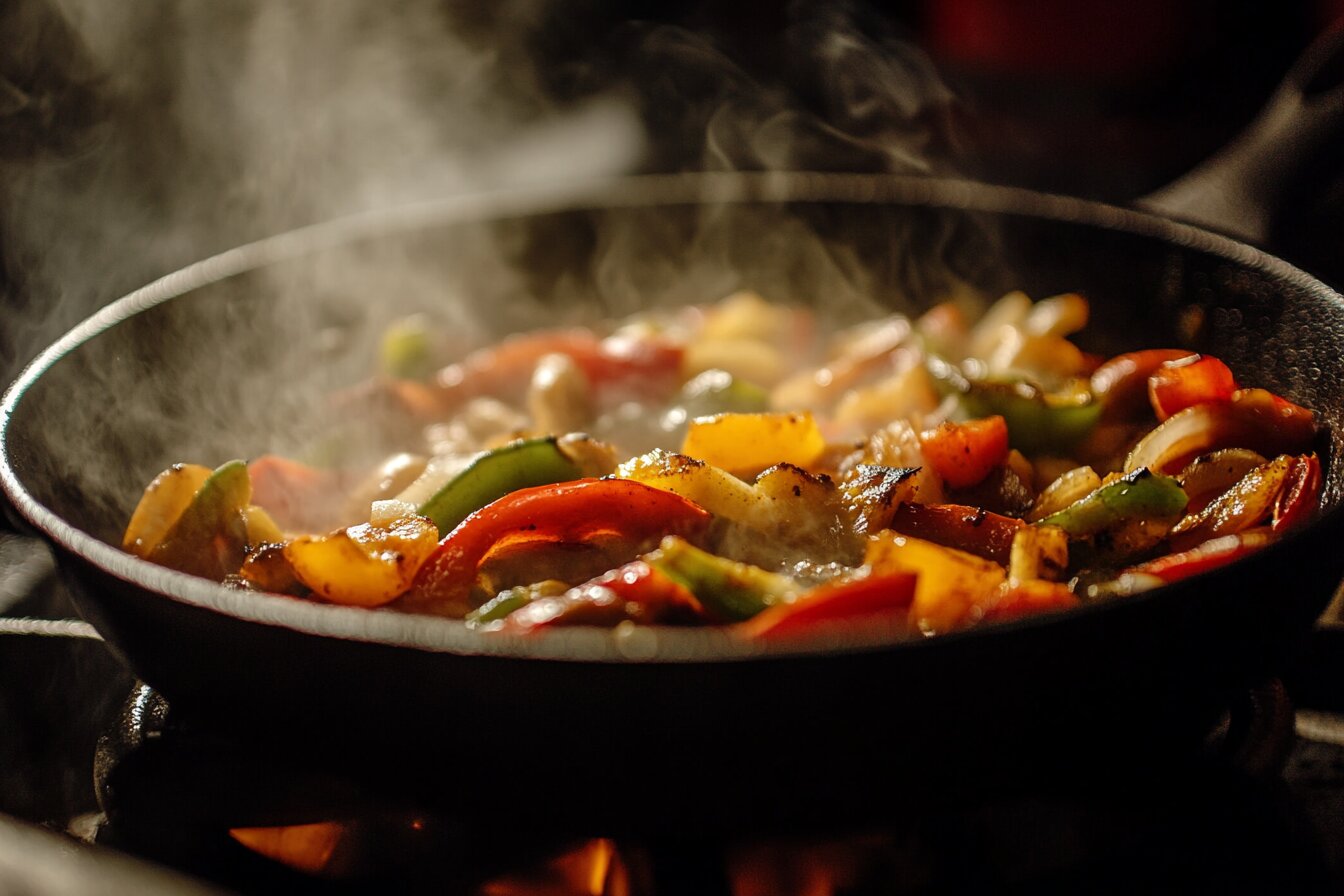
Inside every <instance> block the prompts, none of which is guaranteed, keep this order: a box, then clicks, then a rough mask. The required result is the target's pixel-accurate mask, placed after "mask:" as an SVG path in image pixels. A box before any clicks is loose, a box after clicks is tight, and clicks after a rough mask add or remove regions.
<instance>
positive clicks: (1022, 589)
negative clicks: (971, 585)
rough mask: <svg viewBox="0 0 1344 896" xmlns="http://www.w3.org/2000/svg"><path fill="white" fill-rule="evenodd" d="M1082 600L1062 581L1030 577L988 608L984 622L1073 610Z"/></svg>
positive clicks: (1004, 620) (1005, 620)
mask: <svg viewBox="0 0 1344 896" xmlns="http://www.w3.org/2000/svg"><path fill="white" fill-rule="evenodd" d="M1080 603H1082V601H1081V600H1080V599H1079V597H1078V595H1076V594H1074V593H1073V592H1072V591H1070V590H1069V586H1068V585H1064V584H1061V583H1060V582H1047V581H1045V580H1043V579H1030V580H1028V581H1025V582H1018V583H1017V584H1016V585H1014V586H1013V587H1011V588H1009V589H1008V591H1007V593H1005V594H1004V595H1003V597H1001V598H999V601H998V603H996V604H994V605H992V606H990V607H989V608H987V609H986V610H985V616H984V621H985V622H1007V621H1008V620H1010V619H1021V618H1023V617H1025V616H1035V615H1036V614H1038V613H1054V612H1058V611H1059V610H1071V609H1073V608H1074V607H1076V606H1078V605H1079V604H1080Z"/></svg>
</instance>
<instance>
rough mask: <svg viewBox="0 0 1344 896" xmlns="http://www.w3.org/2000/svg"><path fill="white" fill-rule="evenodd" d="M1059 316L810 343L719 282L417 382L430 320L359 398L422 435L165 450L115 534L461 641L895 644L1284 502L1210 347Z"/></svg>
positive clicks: (401, 327)
mask: <svg viewBox="0 0 1344 896" xmlns="http://www.w3.org/2000/svg"><path fill="white" fill-rule="evenodd" d="M1087 318H1088V306H1087V302H1086V300H1085V299H1084V298H1083V297H1081V296H1079V295H1076V294H1072V293H1069V294H1064V295H1059V296H1054V297H1051V298H1049V299H1045V300H1043V301H1040V302H1036V303H1033V302H1032V301H1031V300H1030V299H1029V298H1028V297H1027V296H1026V295H1025V294H1022V293H1011V294H1009V295H1007V296H1004V297H1003V298H1002V299H1000V300H999V301H997V302H995V303H993V304H992V305H991V306H989V307H988V309H987V310H986V311H985V312H984V314H983V315H981V316H980V317H979V319H978V320H977V319H975V318H974V317H973V316H972V315H970V314H968V313H967V312H966V310H965V308H964V307H963V304H962V303H960V302H958V303H944V304H942V305H938V306H936V307H935V308H933V309H932V310H931V311H929V312H927V313H926V314H925V315H924V316H923V317H921V318H919V319H918V320H916V321H913V322H912V321H911V320H909V319H907V318H905V317H903V316H901V315H896V314H888V315H884V316H881V317H879V318H877V319H876V320H873V321H868V322H865V323H861V324H857V325H855V326H852V327H849V328H847V329H843V330H840V331H837V332H836V333H834V334H831V335H830V336H829V337H826V334H823V333H821V332H819V330H818V328H817V326H816V322H815V320H814V317H813V315H812V314H811V313H810V312H808V311H804V310H801V309H798V308H791V307H787V306H779V305H772V304H770V303H769V302H766V301H765V300H764V299H762V298H761V297H760V296H759V295H756V294H755V293H751V292H739V293H735V294H734V295H732V296H730V297H729V298H728V299H726V300H724V301H722V302H720V303H718V304H716V305H712V306H705V307H694V308H688V309H681V310H679V311H676V312H673V313H655V312H646V313H643V314H641V315H638V316H637V317H635V318H633V319H630V320H627V321H625V322H622V323H620V324H617V325H613V326H611V327H607V328H603V329H598V328H593V329H588V328H577V327H576V328H571V329H559V330H546V331H541V332H536V333H529V334H520V335H515V336H512V337H509V338H506V339H504V340H502V341H501V342H499V343H498V344H496V345H494V346H492V347H489V348H486V349H483V350H481V351H478V352H475V353H473V354H471V355H468V356H467V357H466V358H465V359H463V360H461V361H459V362H457V363H454V364H450V365H448V366H447V367H445V368H442V369H441V370H439V371H438V372H437V373H432V374H426V373H425V371H424V368H425V367H426V365H427V364H428V363H429V362H430V361H431V360H432V357H433V354H434V353H435V352H436V351H437V350H438V349H437V347H438V346H439V345H441V344H442V343H444V342H446V340H442V339H440V338H438V337H437V336H436V334H434V333H432V332H430V331H429V330H428V329H426V325H425V323H424V321H423V320H422V319H418V318H413V319H408V320H403V321H399V322H395V323H394V324H393V325H392V326H391V327H390V328H389V331H388V333H387V334H386V337H385V338H384V340H383V342H382V344H381V361H382V365H383V367H384V369H383V370H382V371H381V372H380V374H379V375H378V376H377V377H376V378H375V379H374V380H373V381H372V382H373V387H372V389H373V391H375V392H380V393H382V394H387V395H393V396H396V400H395V401H394V402H393V405H394V406H396V407H400V408H401V409H402V410H401V411H400V417H395V418H394V417H386V416H384V417H379V418H378V421H379V423H380V424H382V425H387V426H389V427H390V429H391V431H392V432H394V433H397V434H401V433H404V432H406V431H412V432H413V431H415V430H416V429H419V428H423V441H421V442H419V443H415V444H406V443H404V441H400V440H399V441H396V442H395V450H394V451H393V453H391V454H386V453H384V454H382V455H381V456H371V457H368V458H362V457H360V456H359V454H358V452H356V451H353V450H341V451H336V452H329V453H330V454H332V456H339V457H341V458H343V459H342V460H341V461H340V463H339V464H336V463H332V464H329V465H326V466H323V465H310V464H305V463H300V462H299V461H296V460H293V459H290V458H287V457H282V456H278V455H274V454H269V455H262V456H261V457H258V458H256V459H255V460H253V461H252V462H251V463H250V464H246V465H245V464H244V463H243V462H242V461H232V462H230V463H227V464H224V465H223V466H221V467H219V468H218V469H216V470H214V471H211V470H209V469H208V468H206V467H201V466H194V465H185V464H179V465H175V466H173V467H171V468H169V469H168V470H166V471H164V472H163V473H162V474H160V475H159V476H158V477H157V478H155V479H154V481H153V482H151V483H150V485H149V487H148V488H147V489H146V490H145V494H144V496H143V498H142V499H141V501H140V503H139V505H138V506H137V507H136V508H135V511H134V513H133V514H132V515H131V518H130V522H129V525H128V526H127V529H126V532H125V535H124V537H123V540H122V545H123V547H124V548H125V549H126V550H127V551H129V552H132V553H134V554H136V555H138V556H140V557H142V558H145V559H148V560H150V561H152V562H156V563H160V564H163V565H165V566H169V567H172V568H174V569H178V570H182V571H185V572H190V573H194V574H197V575H202V576H206V577H209V578H212V579H216V580H219V581H224V582H227V583H228V584H230V585H232V586H236V587H240V588H247V589H251V590H255V591H265V592H272V593H278V594H283V595H288V596H290V597H293V598H299V599H305V600H315V601H324V602H329V603H338V604H345V605H349V606H358V607H370V608H372V607H385V608H387V609H388V610H391V611H396V612H408V613H422V614H431V615H438V616H446V617H450V618H454V619H461V620H463V621H464V623H465V624H466V625H469V626H471V627H473V628H475V629H477V630H480V631H483V632H494V631H502V632H510V633H514V634H529V633H535V632H542V631H546V630H549V629H553V628H557V627H562V626H573V625H584V626H603V627H609V628H610V627H622V628H628V627H629V626H630V625H632V624H633V625H677V626H684V625H724V626H731V627H732V628H731V630H732V631H733V632H734V633H735V634H736V635H738V636H740V637H743V638H755V639H766V640H780V639H791V638H795V637H806V636H809V635H811V634H815V633H817V632H819V631H820V630H821V629H823V628H827V629H832V630H834V629H836V628H841V629H846V628H852V627H861V628H863V629H865V630H866V631H867V632H868V634H869V635H874V634H876V633H880V634H881V636H883V637H894V638H900V637H917V636H922V635H930V634H938V633H943V632H949V631H956V630H959V629H963V628H966V627H970V626H976V625H983V624H987V623H992V622H996V621H1007V620H1014V619H1020V618H1023V617H1026V616H1032V615H1037V614H1043V613H1051V612H1058V611H1063V610H1068V609H1070V608H1073V607H1076V606H1078V605H1079V604H1080V603H1082V602H1085V601H1096V600H1121V599H1124V598H1125V597H1126V596H1127V595H1130V594H1134V593H1137V592H1139V591H1143V590H1146V589H1150V588H1154V587H1158V586H1160V585H1161V584H1163V583H1164V582H1169V581H1175V580H1177V579H1181V578H1185V577H1187V576H1191V575H1195V574H1198V573H1200V572H1203V571H1205V570H1210V569H1215V568H1217V567H1219V566H1221V565H1223V564H1226V563H1232V562H1235V561H1236V560H1237V559H1239V558H1241V557H1244V556H1247V555H1249V554H1251V553H1254V552H1255V551H1257V550H1260V549H1261V548H1263V547H1264V546H1265V545H1267V544H1270V543H1272V542H1273V541H1274V540H1276V539H1277V538H1280V537H1282V536H1283V534H1284V533H1285V532H1288V531H1290V530H1292V529H1294V528H1296V527H1298V526H1301V525H1303V524H1304V523H1306V522H1307V521H1308V520H1310V519H1311V518H1312V516H1313V515H1314V514H1315V512H1316V510H1317V508H1318V506H1319V504H1320V501H1321V495H1322V492H1323V473H1322V469H1321V463H1320V460H1319V459H1318V458H1317V456H1316V455H1315V454H1314V453H1312V449H1313V447H1315V446H1314V443H1315V441H1316V436H1317V429H1318V426H1317V421H1316V418H1315V415H1314V414H1313V413H1312V412H1311V411H1310V410H1307V409H1305V408H1302V407H1300V406H1298V405H1296V404H1294V403H1292V402H1290V401H1288V400H1287V399H1285V398H1283V397H1281V396H1278V395H1275V394H1273V393H1272V392H1269V391H1267V390H1265V389H1262V388H1257V387H1256V386H1255V385H1254V384H1249V383H1247V384H1243V383H1240V382H1238V379H1237V377H1236V375H1234V373H1233V371H1232V370H1231V369H1229V368H1228V367H1227V365H1226V364H1224V363H1223V362H1222V361H1221V360H1219V359H1218V358H1216V357H1213V356H1210V355H1206V354H1196V353H1193V352H1190V351H1187V350H1185V349H1180V348H1155V349H1144V350H1141V351H1136V352H1129V353H1125V354H1121V355H1117V356H1116V357H1113V358H1110V359H1104V358H1099V357H1096V356H1093V355H1090V354H1089V353H1087V352H1085V351H1083V350H1082V349H1081V348H1079V347H1078V346H1076V345H1074V344H1073V343H1072V342H1070V341H1068V337H1070V336H1071V335H1072V334H1073V333H1075V332H1077V331H1078V330H1079V329H1080V328H1082V327H1083V325H1084V324H1085V323H1086V321H1087ZM414 377H420V378H419V379H414ZM366 391H367V390H366ZM359 392H360V390H359V389H354V390H352V394H358V393H359ZM389 421H391V422H389ZM351 422H352V424H354V425H359V424H363V423H365V421H364V420H362V419H355V420H352V421H351ZM361 435H365V433H361ZM351 441H352V442H354V443H359V444H362V443H363V441H362V440H357V439H352V440H351ZM391 443H392V440H391V439H390V438H389V444H391ZM314 456H315V455H314ZM310 459H311V457H310Z"/></svg>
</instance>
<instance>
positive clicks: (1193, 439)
mask: <svg viewBox="0 0 1344 896" xmlns="http://www.w3.org/2000/svg"><path fill="white" fill-rule="evenodd" d="M1315 437H1316V417H1315V415H1314V414H1313V413H1312V412H1311V411H1309V410H1307V409H1306V408H1302V407H1298V406H1297V405H1295V404H1293V403H1292V402H1290V401H1288V400H1286V399H1283V398H1280V397H1279V396H1277V395H1275V394H1273V393H1272V392H1267V391H1265V390H1264V389H1241V390H1239V391H1237V392H1234V393H1233V394H1232V397H1231V398H1230V399H1228V400H1227V401H1225V402H1215V403H1209V404H1199V405H1195V406H1193V407H1188V408H1186V409H1185V410H1183V411H1180V412H1178V413H1176V414H1173V415H1172V416H1171V417H1170V418H1168V419H1167V420H1166V421H1164V422H1163V423H1162V425H1160V426H1158V427H1157V428H1156V429H1154V430H1153V431H1152V432H1150V433H1148V434H1147V435H1146V436H1144V437H1143V439H1142V440H1141V441H1140V442H1139V443H1138V444H1137V445H1135V446H1134V450H1132V451H1130V452H1129V456H1128V457H1127V458H1126V459H1125V470H1126V471H1131V470H1137V469H1138V468H1140V467H1148V468H1150V469H1153V470H1156V471H1158V472H1169V471H1171V470H1179V469H1181V465H1182V464H1184V463H1186V462H1188V461H1189V460H1190V459H1191V458H1193V457H1196V456H1197V455H1200V454H1205V453H1207V452H1209V451H1212V450H1214V449H1215V448H1250V449H1252V450H1254V451H1258V452H1259V453H1261V454H1265V455H1270V454H1284V453H1294V452H1298V451H1304V450H1306V449H1307V448H1309V447H1310V446H1311V443H1312V440H1313V439H1315Z"/></svg>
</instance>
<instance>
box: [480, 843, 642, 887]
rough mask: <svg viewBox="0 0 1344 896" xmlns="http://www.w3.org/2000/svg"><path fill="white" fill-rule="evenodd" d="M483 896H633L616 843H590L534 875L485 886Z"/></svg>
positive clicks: (507, 877)
mask: <svg viewBox="0 0 1344 896" xmlns="http://www.w3.org/2000/svg"><path fill="white" fill-rule="evenodd" d="M480 893H481V896H629V893H630V878H629V875H628V874H627V873H626V870H625V866H624V864H623V863H622V862H621V857H620V854H619V853H618V852H617V851H616V844H614V843H613V842H612V841H610V840H605V839H599V840H588V841H586V842H584V843H583V844H581V845H579V846H577V847H575V848H574V849H571V850H569V851H568V852H565V853H561V854H560V855H558V856H556V857H555V858H553V859H551V860H550V861H548V862H547V863H546V864H545V865H543V866H541V867H540V868H537V869H536V870H534V871H531V872H522V873H515V874H509V875H505V876H504V877H499V878H496V879H494V880H492V881H490V882H489V883H487V884H485V885H484V886H482V887H481V889H480Z"/></svg>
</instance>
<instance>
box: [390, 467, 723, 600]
mask: <svg viewBox="0 0 1344 896" xmlns="http://www.w3.org/2000/svg"><path fill="white" fill-rule="evenodd" d="M710 518H711V517H710V514H709V512H708V511H706V510H704V509H703V508H701V507H700V506H698V505H696V504H693V503H691V502H690V501H687V500H686V499H685V498H683V497H681V496H680V495H674V494H672V493H671V492H665V491H663V490H661V489H656V488H653V487H651V486H647V485H643V484H642V483H639V482H634V481H632V480H629V479H576V480H574V481H572V482H561V483H558V484H555V485H542V486H537V487H535V488H525V489H519V490H518V491H516V492H513V493H511V494H508V495H505V496H504V497H502V498H500V499H499V500H497V501H494V502H492V503H490V504H487V505H486V506H484V507H482V508H481V509H480V510H478V511H476V512H475V513H473V514H471V515H470V516H468V517H467V518H466V519H464V520H463V521H462V522H461V523H460V524H458V526H457V528H456V529H454V530H453V531H451V532H449V533H448V534H447V535H445V536H444V537H443V540H442V541H440V542H439V546H438V547H437V548H435V550H434V553H433V554H431V555H430V557H429V559H428V560H426V561H425V563H424V565H423V566H421V567H420V571H419V572H418V573H417V574H416V577H415V581H414V582H413V583H412V585H411V588H410V591H409V592H407V594H406V596H405V597H404V598H403V599H402V600H403V606H404V607H405V608H406V609H409V610H413V611H419V612H427V613H436V614H439V615H448V616H462V615H465V614H466V612H467V611H468V610H469V609H470V602H469V601H470V596H471V588H472V585H473V584H475V582H476V575H477V572H478V571H479V570H480V568H481V564H482V563H484V562H485V561H486V560H487V559H488V558H489V557H490V556H491V554H493V553H495V552H496V551H499V550H504V549H510V550H512V549H518V548H525V547H526V546H527V545H529V544H555V543H557V542H567V543H571V544H573V543H588V542H592V541H594V540H596V539H600V538H603V537H616V538H620V539H624V540H626V541H629V542H631V543H632V545H633V546H634V551H635V552H638V550H639V549H640V548H641V547H643V546H645V545H647V544H648V543H649V542H656V541H657V540H659V539H661V538H662V537H663V536H665V535H681V536H683V537H688V538H694V537H695V536H697V535H699V534H700V533H701V532H702V531H704V529H705V528H706V527H707V526H708V525H709V522H710Z"/></svg>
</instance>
